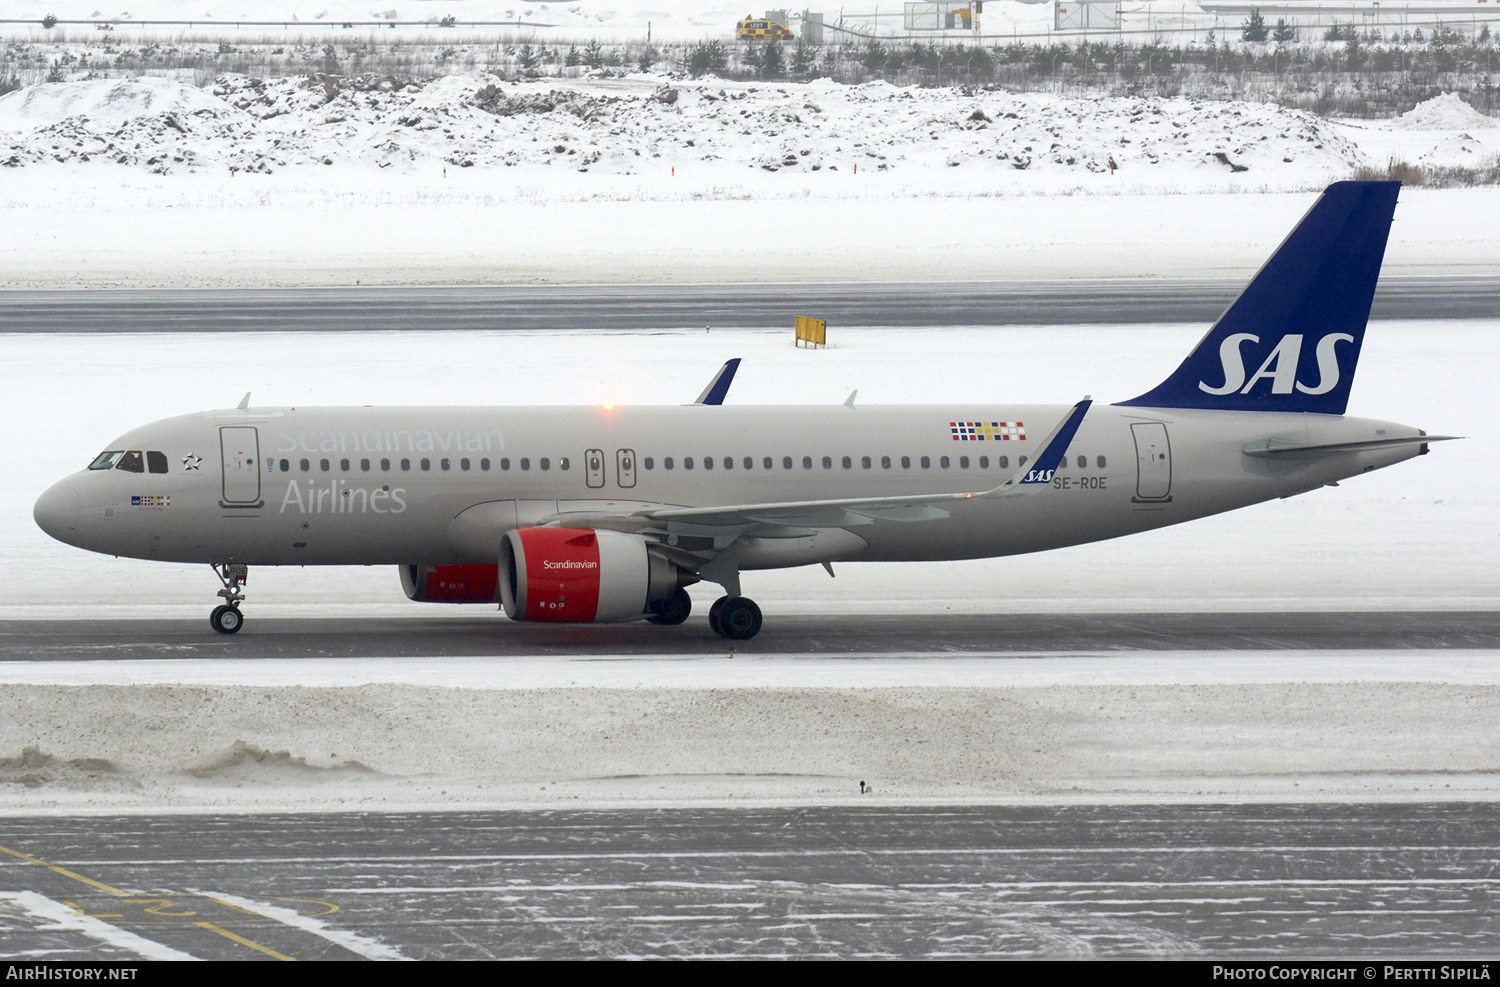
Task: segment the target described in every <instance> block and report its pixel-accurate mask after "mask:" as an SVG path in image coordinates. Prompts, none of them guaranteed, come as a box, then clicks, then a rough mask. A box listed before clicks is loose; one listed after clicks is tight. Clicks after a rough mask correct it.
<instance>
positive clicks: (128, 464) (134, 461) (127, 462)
mask: <svg viewBox="0 0 1500 987" xmlns="http://www.w3.org/2000/svg"><path fill="white" fill-rule="evenodd" d="M115 469H117V470H129V471H130V472H132V473H144V472H146V457H145V456H142V455H141V451H140V450H139V449H132V450H130V451H129V452H127V453H126V454H125V455H123V456H121V457H120V461H119V462H118V463H116V464H115Z"/></svg>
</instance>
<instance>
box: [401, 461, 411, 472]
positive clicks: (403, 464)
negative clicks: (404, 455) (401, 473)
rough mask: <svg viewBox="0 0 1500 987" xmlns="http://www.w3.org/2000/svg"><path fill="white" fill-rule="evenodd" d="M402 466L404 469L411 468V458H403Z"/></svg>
mask: <svg viewBox="0 0 1500 987" xmlns="http://www.w3.org/2000/svg"><path fill="white" fill-rule="evenodd" d="M401 468H402V469H404V470H409V469H411V460H410V459H403V460H401Z"/></svg>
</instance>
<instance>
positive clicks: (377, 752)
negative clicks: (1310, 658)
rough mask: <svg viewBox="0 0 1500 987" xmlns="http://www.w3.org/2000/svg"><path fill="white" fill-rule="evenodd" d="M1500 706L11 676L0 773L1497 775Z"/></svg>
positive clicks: (473, 784)
mask: <svg viewBox="0 0 1500 987" xmlns="http://www.w3.org/2000/svg"><path fill="white" fill-rule="evenodd" d="M856 674H857V673H856V672H854V671H851V672H850V676H851V678H854V676H855V675H856ZM856 681H857V679H856ZM1497 716H1500V687H1497V686H1494V685H1459V684H1444V683H1389V682H1385V683H1369V684H1360V683H1350V684H1324V685H1317V684H1311V685H1310V684H1257V685H1128V686H1126V685H1074V686H1068V687H1058V686H1047V687H1041V688H1037V687H1016V688H973V687H970V688H923V687H892V688H864V687H848V688H826V687H825V688H785V687H778V686H774V685H770V686H763V687H749V688H737V689H736V688H729V689H724V688H713V689H671V688H665V689H663V688H645V689H601V688H593V687H581V688H565V689H442V688H430V687H421V686H409V685H361V686H351V687H346V688H304V687H289V688H276V687H271V688H255V687H247V686H217V687H211V686H188V685H156V686H148V685H143V686H43V685H34V686H25V685H16V686H8V687H7V688H6V689H4V690H3V691H0V754H4V753H6V752H21V751H22V749H23V748H35V750H31V751H28V752H26V753H25V754H24V755H23V757H22V758H21V759H20V760H26V759H30V761H31V762H33V763H35V764H36V765H38V767H37V768H35V769H34V770H32V771H31V772H29V774H28V775H27V776H26V778H25V779H24V780H23V779H22V778H21V777H19V776H14V775H13V774H12V773H11V772H8V771H5V770H0V812H18V811H39V812H44V811H58V810H63V811H79V810H83V811H119V810H121V809H131V808H142V809H147V810H149V811H164V810H165V811H170V810H172V809H179V810H181V809H191V808H200V809H202V808H213V809H223V808H238V809H261V810H267V809H283V808H285V809H290V808H318V809H331V808H384V809H398V808H417V807H423V806H442V807H467V808H479V807H485V806H516V805H527V804H532V805H535V804H542V805H558V804H570V805H578V804H580V803H585V804H596V805H597V804H620V803H641V802H653V801H655V802H682V801H697V802H705V801H713V802H728V803H736V802H764V801H779V802H816V803H823V804H827V803H829V802H839V801H843V800H845V799H851V800H852V799H860V798H861V796H860V795H859V794H858V785H859V782H861V781H866V782H869V783H870V784H872V785H873V786H874V789H875V794H874V795H873V796H866V797H864V798H865V799H867V800H903V799H923V800H934V799H954V800H972V801H997V800H1016V799H1034V800H1046V801H1067V800H1085V801H1097V800H1099V799H1100V798H1101V797H1103V798H1110V797H1115V798H1132V799H1160V798H1172V797H1195V798H1203V797H1212V798H1223V799H1235V800H1238V799H1298V798H1315V799H1329V798H1380V797H1398V798H1411V797H1413V795H1414V793H1417V792H1419V793H1420V794H1421V797H1424V798H1494V797H1495V796H1496V795H1497V794H1500V788H1497V780H1496V779H1497V776H1496V775H1495V773H1494V770H1493V769H1494V765H1495V763H1496V761H1497V758H1500V738H1497V735H1496V733H1495V730H1494V723H1495V720H1496V717H1497ZM1439 720H1440V721H1441V722H1442V729H1441V730H1435V729H1433V723H1434V722H1436V721H1439ZM64 764H66V765H69V766H70V767H69V768H68V769H66V770H64V769H62V768H60V767H59V765H64ZM72 765H78V767H71V766H72Z"/></svg>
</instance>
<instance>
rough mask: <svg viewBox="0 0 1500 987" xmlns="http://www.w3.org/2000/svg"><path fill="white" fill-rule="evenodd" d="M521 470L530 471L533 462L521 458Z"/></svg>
mask: <svg viewBox="0 0 1500 987" xmlns="http://www.w3.org/2000/svg"><path fill="white" fill-rule="evenodd" d="M423 462H426V460H423ZM521 469H523V470H529V469H531V460H530V459H528V458H526V457H525V456H522V457H521Z"/></svg>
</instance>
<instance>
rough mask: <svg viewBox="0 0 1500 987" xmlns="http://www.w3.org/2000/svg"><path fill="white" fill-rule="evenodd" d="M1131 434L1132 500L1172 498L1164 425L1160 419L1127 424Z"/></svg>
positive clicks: (1170, 448) (1170, 463)
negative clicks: (1132, 449)
mask: <svg viewBox="0 0 1500 987" xmlns="http://www.w3.org/2000/svg"><path fill="white" fill-rule="evenodd" d="M1130 432H1131V434H1132V435H1133V436H1134V437H1135V463H1136V474H1135V497H1134V498H1133V499H1134V500H1136V501H1168V500H1171V499H1172V445H1171V443H1170V442H1169V441H1168V439H1167V426H1166V425H1164V424H1162V423H1161V422H1136V423H1134V424H1132V425H1131V426H1130Z"/></svg>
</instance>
